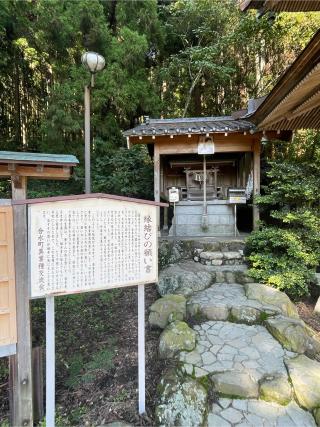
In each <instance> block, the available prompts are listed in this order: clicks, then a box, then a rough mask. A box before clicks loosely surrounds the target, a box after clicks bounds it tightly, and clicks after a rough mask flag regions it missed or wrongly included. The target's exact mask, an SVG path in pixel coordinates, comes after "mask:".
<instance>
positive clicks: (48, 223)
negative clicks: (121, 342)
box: [29, 199, 158, 297]
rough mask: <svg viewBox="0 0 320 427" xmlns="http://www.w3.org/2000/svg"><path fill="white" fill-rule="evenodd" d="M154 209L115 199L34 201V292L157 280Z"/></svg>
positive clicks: (31, 213) (41, 293)
mask: <svg viewBox="0 0 320 427" xmlns="http://www.w3.org/2000/svg"><path fill="white" fill-rule="evenodd" d="M156 209H157V208H156V207H155V206H152V205H144V204H138V203H132V202H127V201H119V200H112V199H108V200H106V199H82V200H72V201H58V202H51V203H41V204H34V205H30V206H29V221H30V233H29V235H30V273H31V274H30V279H31V296H32V297H39V296H45V295H50V294H53V295H54V294H62V293H75V292H84V291H91V290H97V289H108V288H113V287H119V286H130V285H135V284H141V283H152V282H155V281H157V273H158V272H157V256H156V255H157V232H156V230H157V224H156Z"/></svg>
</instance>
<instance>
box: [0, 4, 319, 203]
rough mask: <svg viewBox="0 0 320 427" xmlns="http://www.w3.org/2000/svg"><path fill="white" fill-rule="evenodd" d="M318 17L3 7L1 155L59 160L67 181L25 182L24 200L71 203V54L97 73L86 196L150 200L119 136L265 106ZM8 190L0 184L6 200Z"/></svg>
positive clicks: (78, 87) (168, 8)
mask: <svg viewBox="0 0 320 427" xmlns="http://www.w3.org/2000/svg"><path fill="white" fill-rule="evenodd" d="M319 24H320V17H319V14H316V13H308V14H302V13H296V14H281V15H280V16H278V17H277V19H276V21H275V22H273V23H272V24H271V22H270V20H268V16H265V17H263V18H262V19H260V20H256V18H255V14H254V13H248V14H241V13H240V11H239V8H238V2H237V0H197V1H194V0H177V1H168V0H159V1H156V0H143V1H139V0H135V1H131V0H77V1H70V0H67V1H65V0H27V1H19V0H2V1H1V8H0V49H1V58H0V150H11V151H15V150H19V151H20V150H24V151H31V152H47V153H68V154H74V155H76V156H77V157H78V158H79V160H80V167H78V168H76V171H75V175H74V177H73V179H72V180H71V181H70V182H67V183H61V182H60V183H59V182H58V183H57V182H45V181H40V182H39V181H31V182H30V185H29V197H36V196H45V195H56V194H67V193H69V194H70V193H81V192H83V188H84V170H83V152H84V142H83V139H84V138H83V91H84V85H85V84H87V83H88V80H89V76H88V73H87V72H86V71H85V70H84V69H83V66H82V64H81V54H82V53H83V52H84V51H86V50H93V51H97V52H98V53H100V54H102V55H103V56H104V57H105V59H106V67H105V69H104V70H103V72H101V73H99V74H98V75H97V77H96V87H95V88H94V91H93V93H92V133H93V139H92V147H93V153H92V179H93V191H94V192H100V191H101V192H107V193H117V194H124V195H128V196H137V197H142V198H152V195H153V190H152V188H153V177H152V163H151V159H150V158H149V156H148V154H147V152H146V150H145V148H144V147H137V148H135V149H133V150H130V151H128V150H127V149H126V142H125V139H124V138H123V137H122V134H121V131H122V130H125V129H127V128H129V127H133V126H134V125H135V124H136V123H137V122H138V121H141V120H142V117H143V115H149V116H150V117H160V116H161V117H165V118H168V117H181V116H189V117H190V116H214V115H223V114H229V113H231V112H232V111H235V110H237V109H240V108H244V107H245V106H246V104H247V100H248V98H252V97H257V96H260V95H265V94H266V93H267V92H268V91H269V90H270V89H271V88H272V87H273V85H274V83H275V81H276V79H277V78H278V76H279V75H280V74H281V73H282V72H283V70H284V69H285V68H286V67H287V65H288V64H290V63H291V62H292V61H293V60H294V58H295V57H296V56H297V54H298V53H299V52H300V51H301V50H302V49H303V47H304V46H305V45H306V43H307V42H308V41H309V40H310V39H311V37H312V35H313V34H314V32H315V31H316V29H318V28H319ZM9 188H10V187H9V183H8V182H7V181H1V182H0V195H1V196H8V194H9V191H10V189H9Z"/></svg>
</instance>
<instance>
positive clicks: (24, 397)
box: [0, 151, 79, 427]
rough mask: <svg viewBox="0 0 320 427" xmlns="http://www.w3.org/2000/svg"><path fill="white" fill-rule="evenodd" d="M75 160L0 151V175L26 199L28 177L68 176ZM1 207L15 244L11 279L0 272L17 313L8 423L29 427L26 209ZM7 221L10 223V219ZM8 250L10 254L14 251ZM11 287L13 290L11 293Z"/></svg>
mask: <svg viewBox="0 0 320 427" xmlns="http://www.w3.org/2000/svg"><path fill="white" fill-rule="evenodd" d="M78 163H79V161H78V160H77V158H76V157H75V156H71V155H63V154H43V153H28V152H11V151H0V178H1V177H2V178H11V187H12V200H13V201H18V200H25V199H26V198H27V180H28V178H37V179H52V180H56V179H58V180H61V179H69V178H70V177H71V173H72V169H73V167H75V166H77V164H78ZM0 208H2V210H3V212H2V214H3V213H4V212H5V211H4V209H6V212H5V213H6V214H8V217H9V216H10V218H13V224H14V227H12V228H13V233H12V234H13V238H12V245H11V246H12V247H14V260H13V259H12V260H11V261H12V262H11V263H12V264H13V265H12V268H11V269H10V278H11V280H9V281H8V279H7V278H6V277H4V276H2V275H1V271H0V287H1V286H6V283H9V284H10V287H11V289H10V295H11V296H12V297H11V299H10V305H11V307H16V310H15V311H16V313H15V314H16V316H13V313H12V319H13V320H12V321H11V320H10V321H11V323H12V324H13V323H14V328H16V338H17V345H16V355H15V356H11V357H10V363H9V365H10V384H11V388H12V390H13V392H12V395H11V399H10V404H11V405H12V407H11V408H10V416H11V419H10V425H15V426H29V427H32V426H33V376H32V361H31V354H32V340H31V321H30V306H29V287H28V242H27V227H28V225H27V211H26V205H25V204H22V205H14V203H13V206H11V201H10V200H1V199H0ZM7 223H8V224H9V223H10V221H7ZM11 224H12V221H11ZM0 225H1V224H0ZM0 231H1V229H0ZM6 234H8V233H6ZM1 244H2V249H4V248H5V247H4V246H3V242H1V241H0V248H1ZM6 246H7V247H9V246H8V245H6ZM8 253H9V252H8ZM10 253H11V254H12V253H13V250H11V252H10ZM11 258H13V255H12V257H11ZM0 267H1V263H0ZM0 270H1V268H0ZM14 286H15V292H12V287H14ZM14 296H15V300H14ZM0 320H1V319H0ZM2 326H3V323H2ZM8 354H9V353H8ZM11 354H12V353H11ZM40 394H41V391H40ZM39 400H40V399H39ZM40 404H41V402H40Z"/></svg>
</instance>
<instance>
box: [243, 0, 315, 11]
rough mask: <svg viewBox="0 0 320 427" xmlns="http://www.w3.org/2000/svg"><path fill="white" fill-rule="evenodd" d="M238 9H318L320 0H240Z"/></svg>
mask: <svg viewBox="0 0 320 427" xmlns="http://www.w3.org/2000/svg"><path fill="white" fill-rule="evenodd" d="M240 9H241V10H242V11H246V10H248V9H264V10H265V11H273V12H312V11H313V12H314V11H320V0H242V1H241V3H240Z"/></svg>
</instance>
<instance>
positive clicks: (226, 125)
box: [123, 116, 255, 137]
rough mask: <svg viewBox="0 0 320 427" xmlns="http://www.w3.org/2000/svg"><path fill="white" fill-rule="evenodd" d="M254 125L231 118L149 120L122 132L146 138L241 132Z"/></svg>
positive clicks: (125, 134) (126, 134) (128, 135)
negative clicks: (152, 136) (149, 136)
mask: <svg viewBox="0 0 320 427" xmlns="http://www.w3.org/2000/svg"><path fill="white" fill-rule="evenodd" d="M254 127H255V125H254V124H253V123H251V122H250V121H248V120H243V119H235V118H234V117H232V116H218V117H191V118H177V119H150V120H146V122H145V123H142V124H139V125H138V126H136V127H134V128H133V129H128V130H126V131H125V132H123V135H124V136H127V137H130V136H148V135H170V134H180V135H187V134H203V133H207V132H209V133H221V132H243V131H248V130H250V129H253V128H254Z"/></svg>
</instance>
